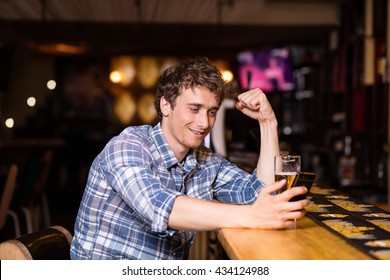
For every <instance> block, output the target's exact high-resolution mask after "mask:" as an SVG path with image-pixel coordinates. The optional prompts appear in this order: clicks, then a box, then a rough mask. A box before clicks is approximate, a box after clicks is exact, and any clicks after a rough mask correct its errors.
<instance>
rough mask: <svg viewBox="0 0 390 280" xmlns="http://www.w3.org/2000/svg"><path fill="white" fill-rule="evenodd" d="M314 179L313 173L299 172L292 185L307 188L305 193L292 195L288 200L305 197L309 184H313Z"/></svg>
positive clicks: (309, 187)
mask: <svg viewBox="0 0 390 280" xmlns="http://www.w3.org/2000/svg"><path fill="white" fill-rule="evenodd" d="M315 179H316V174H315V173H312V172H299V173H298V175H297V178H296V179H295V181H294V184H293V186H292V187H298V186H305V187H306V189H307V193H305V194H301V195H297V196H294V197H293V198H291V199H290V201H298V200H302V199H305V198H306V197H307V194H308V193H309V191H310V189H311V186H312V185H313V183H314V181H315Z"/></svg>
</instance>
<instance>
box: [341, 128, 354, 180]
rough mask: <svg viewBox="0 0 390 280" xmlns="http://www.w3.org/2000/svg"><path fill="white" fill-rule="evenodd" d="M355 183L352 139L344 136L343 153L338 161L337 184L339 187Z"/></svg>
mask: <svg viewBox="0 0 390 280" xmlns="http://www.w3.org/2000/svg"><path fill="white" fill-rule="evenodd" d="M355 182H356V156H354V155H353V153H352V137H351V136H350V135H347V136H345V139H344V153H343V155H342V156H341V157H340V159H339V183H340V186H341V187H345V186H349V185H352V184H354V183H355Z"/></svg>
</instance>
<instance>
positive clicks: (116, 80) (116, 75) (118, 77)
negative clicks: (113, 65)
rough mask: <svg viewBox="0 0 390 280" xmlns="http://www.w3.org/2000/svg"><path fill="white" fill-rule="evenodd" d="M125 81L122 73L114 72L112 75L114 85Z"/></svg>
mask: <svg viewBox="0 0 390 280" xmlns="http://www.w3.org/2000/svg"><path fill="white" fill-rule="evenodd" d="M122 79H123V75H122V73H121V72H120V71H112V72H111V73H110V80H111V82H113V83H114V84H119V83H120V82H121V81H122Z"/></svg>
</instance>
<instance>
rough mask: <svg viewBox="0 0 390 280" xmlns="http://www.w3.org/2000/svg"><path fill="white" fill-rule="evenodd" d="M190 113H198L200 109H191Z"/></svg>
mask: <svg viewBox="0 0 390 280" xmlns="http://www.w3.org/2000/svg"><path fill="white" fill-rule="evenodd" d="M190 111H191V112H198V111H199V109H198V108H190Z"/></svg>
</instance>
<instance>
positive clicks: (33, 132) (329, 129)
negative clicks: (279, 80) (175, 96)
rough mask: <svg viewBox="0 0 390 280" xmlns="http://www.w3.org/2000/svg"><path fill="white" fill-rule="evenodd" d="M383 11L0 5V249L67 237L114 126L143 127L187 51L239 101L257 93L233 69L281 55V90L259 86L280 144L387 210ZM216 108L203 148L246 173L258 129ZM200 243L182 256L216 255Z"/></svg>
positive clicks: (169, 4) (383, 3) (329, 181)
mask: <svg viewBox="0 0 390 280" xmlns="http://www.w3.org/2000/svg"><path fill="white" fill-rule="evenodd" d="M81 2H82V3H81ZM389 6H390V1H388V0H328V1H321V0H313V1H309V0H307V1H305V0H292V1H286V0H209V1H193V0H181V1H179V0H165V1H154V0H134V1H132V0H114V1H108V0H107V1H94V0H88V1H76V0H67V1H65V0H63V1H60V0H57V1H53V0H12V1H11V0H0V176H1V178H0V190H1V193H3V189H4V187H3V186H4V185H5V179H6V175H7V172H8V167H9V165H10V164H12V163H15V164H16V165H17V166H18V174H17V178H16V183H15V190H14V193H13V195H12V196H11V198H10V200H9V201H8V202H7V203H9V208H8V209H6V210H7V211H8V215H7V218H6V221H5V222H4V225H0V226H2V228H0V233H1V234H0V237H1V239H0V242H3V241H5V240H7V239H10V238H13V237H15V236H17V235H18V234H23V233H26V232H29V231H30V232H31V231H34V230H39V229H42V228H45V227H48V226H50V225H61V226H64V227H65V228H67V229H68V230H69V231H70V232H72V229H73V225H74V221H75V217H76V213H77V210H78V206H79V203H80V201H81V196H82V194H83V190H84V186H85V183H86V179H87V175H88V169H89V166H90V164H91V163H92V160H93V159H94V157H95V156H96V155H97V154H98V153H99V151H100V150H101V149H102V148H103V146H104V145H105V143H106V142H107V141H108V140H109V139H110V138H111V137H113V136H114V135H116V134H117V133H118V132H120V131H121V130H122V129H123V128H124V127H126V126H129V125H141V124H155V123H156V120H157V117H156V113H155V112H154V108H153V106H154V105H153V103H154V90H155V85H156V80H157V77H158V76H159V74H160V73H161V71H162V70H163V69H165V68H166V67H167V66H169V65H171V64H173V63H175V62H176V61H179V60H180V59H183V58H185V57H194V56H207V57H208V58H209V59H210V60H211V61H212V62H213V63H215V65H217V66H218V68H219V69H220V70H221V72H222V73H223V74H226V79H230V81H231V82H232V85H233V86H234V88H235V92H237V93H238V92H242V91H243V90H246V89H247V88H250V87H251V86H256V82H257V77H256V76H255V72H251V71H246V72H245V70H244V67H245V66H253V65H251V62H253V59H254V58H256V57H265V56H270V57H272V56H276V57H278V58H280V57H282V55H283V60H280V61H283V63H285V64H284V69H285V72H284V75H285V76H284V77H285V78H286V80H287V81H288V82H289V85H288V86H286V87H281V86H278V87H272V86H271V87H270V88H267V92H266V94H267V97H268V98H269V100H270V102H271V104H272V105H273V108H274V110H275V112H276V114H277V117H278V124H279V137H280V144H281V149H282V150H284V151H288V152H290V153H292V154H299V155H301V156H302V170H305V171H311V172H314V173H316V175H317V179H316V180H317V181H316V183H317V184H318V185H322V186H331V187H332V188H334V189H337V190H340V191H342V192H343V193H347V194H350V195H353V196H354V197H356V198H358V199H360V200H362V201H364V202H366V203H370V204H373V205H376V206H377V207H379V208H381V209H383V210H387V211H389V209H390V201H389V197H390V194H389V193H390V187H389V185H390V184H389V177H388V168H389V158H388V152H389V127H388V119H389V99H388V95H389V87H388V80H389V76H390V74H389V66H388V65H389V63H388V62H389V57H390V54H389V52H388V51H387V50H388V49H387V46H388V45H389V43H390V21H389V11H390V7H389ZM248 73H249V74H248ZM264 91H265V90H264ZM229 98H234V96H232V97H229ZM223 110H224V112H223V114H224V120H223V125H222V126H221V127H220V128H219V129H218V130H217V129H216V131H215V132H213V133H215V134H213V133H212V134H211V136H210V138H211V141H210V145H211V147H212V148H214V149H215V150H217V151H218V152H221V153H223V155H224V156H226V157H227V158H229V159H230V160H231V161H233V162H234V163H236V164H237V165H239V166H242V168H244V169H247V170H252V169H253V168H254V166H255V164H256V159H257V158H256V157H257V151H258V145H259V139H258V136H257V135H258V132H256V129H258V128H257V126H256V125H253V123H252V122H251V121H250V120H249V119H246V118H244V117H243V116H241V115H239V114H237V112H235V111H234V110H233V109H230V108H229V107H226V108H224V109H223ZM217 134H219V135H217ZM215 139H219V141H223V143H222V142H218V141H216V140H215ZM221 139H222V140H221ZM221 147H223V149H221ZM1 193H0V194H1ZM2 203H3V201H2ZM4 205H5V204H4ZM4 205H3V206H4ZM2 208H3V207H2ZM11 212H12V213H13V214H14V215H15V216H16V217H18V219H19V229H18V230H19V231H17V230H16V226H15V219H14V218H13V217H15V216H12V215H10V213H11ZM26 213H27V214H29V215H30V216H32V217H33V219H31V220H30V219H29V218H27V214H26ZM200 238H204V237H202V236H200ZM205 242H206V243H207V244H206V247H207V249H205V250H207V251H208V252H207V253H204V252H203V251H202V252H200V251H201V250H200V251H199V252H196V253H194V254H198V255H197V256H194V258H207V256H208V255H209V253H210V252H209V251H210V250H212V249H213V250H221V248H220V247H219V248H218V244H216V246H217V247H213V248H211V247H212V246H210V244H209V243H212V242H216V239H215V238H214V239H213V238H212V237H210V236H207V237H206V241H205ZM214 245H215V244H214ZM210 248H211V249H210ZM222 251H223V250H222ZM218 254H219V256H221V255H224V252H222V253H221V252H219V253H218ZM205 255H206V257H205ZM224 256H225V257H226V255H224Z"/></svg>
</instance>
